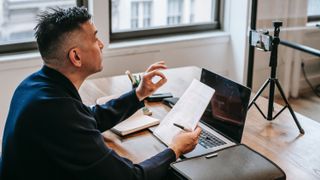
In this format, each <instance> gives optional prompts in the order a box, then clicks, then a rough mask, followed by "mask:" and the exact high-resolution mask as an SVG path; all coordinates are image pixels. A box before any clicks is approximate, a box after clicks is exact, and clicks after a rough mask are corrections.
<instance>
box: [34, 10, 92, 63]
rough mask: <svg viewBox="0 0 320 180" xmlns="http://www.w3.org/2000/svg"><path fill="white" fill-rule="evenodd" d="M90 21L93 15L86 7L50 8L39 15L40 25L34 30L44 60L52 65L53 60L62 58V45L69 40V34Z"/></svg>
mask: <svg viewBox="0 0 320 180" xmlns="http://www.w3.org/2000/svg"><path fill="white" fill-rule="evenodd" d="M90 19H91V15H90V14H89V13H88V10H87V9H86V8H84V7H73V8H68V9H62V8H50V9H49V10H47V11H44V12H42V13H41V14H40V15H38V24H37V26H36V27H35V28H34V30H35V31H36V32H35V38H36V40H37V43H38V48H39V51H40V54H41V56H42V58H43V60H44V61H45V62H46V63H50V60H51V59H52V60H53V59H59V58H61V56H62V55H63V54H61V53H62V52H63V51H62V50H63V49H62V47H61V45H63V44H64V43H65V39H67V36H66V35H67V33H70V32H72V31H74V30H76V29H80V28H81V27H80V26H81V24H83V23H85V22H87V21H89V20H90ZM65 55H67V54H65ZM63 56H64V55H63ZM64 57H66V56H64Z"/></svg>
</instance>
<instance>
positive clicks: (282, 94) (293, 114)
mask: <svg viewBox="0 0 320 180" xmlns="http://www.w3.org/2000/svg"><path fill="white" fill-rule="evenodd" d="M275 82H276V85H277V87H278V89H279V91H280V94H281V96H282V99H283V100H284V101H285V103H286V105H287V106H288V108H289V111H290V113H291V115H292V117H293V119H294V121H295V123H296V125H297V126H298V128H299V131H300V133H301V134H304V130H303V129H302V127H301V126H300V123H299V121H298V119H297V117H296V115H295V113H294V111H293V109H292V108H291V106H290V104H289V102H288V100H287V98H286V96H285V94H284V92H283V90H282V88H281V86H280V83H279V81H278V79H275Z"/></svg>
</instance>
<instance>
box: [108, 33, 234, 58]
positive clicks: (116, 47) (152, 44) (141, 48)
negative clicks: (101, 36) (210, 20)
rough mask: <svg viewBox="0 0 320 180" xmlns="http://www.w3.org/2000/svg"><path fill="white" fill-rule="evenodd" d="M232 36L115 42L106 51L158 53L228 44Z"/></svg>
mask: <svg viewBox="0 0 320 180" xmlns="http://www.w3.org/2000/svg"><path fill="white" fill-rule="evenodd" d="M229 39H230V34H229V33H227V32H224V31H215V32H202V33H194V34H186V35H172V36H166V37H156V38H148V39H141V40H130V41H125V42H113V43H110V44H109V46H108V47H107V48H106V49H105V51H104V53H105V56H108V57H110V56H111V57H112V56H118V55H129V54H141V53H147V52H158V51H160V50H163V49H172V48H183V47H190V46H199V45H207V44H216V43H228V42H229Z"/></svg>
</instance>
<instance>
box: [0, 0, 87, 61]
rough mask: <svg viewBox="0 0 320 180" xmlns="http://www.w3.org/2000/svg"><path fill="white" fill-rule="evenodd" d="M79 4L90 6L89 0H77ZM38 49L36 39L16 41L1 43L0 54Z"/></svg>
mask: <svg viewBox="0 0 320 180" xmlns="http://www.w3.org/2000/svg"><path fill="white" fill-rule="evenodd" d="M76 5H77V6H85V7H88V0H76ZM36 49H38V46H37V43H36V41H23V42H16V43H8V44H0V55H2V54H9V53H16V52H25V51H32V50H36Z"/></svg>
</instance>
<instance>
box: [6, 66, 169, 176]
mask: <svg viewBox="0 0 320 180" xmlns="http://www.w3.org/2000/svg"><path fill="white" fill-rule="evenodd" d="M142 106H144V104H143V103H142V102H139V100H138V98H137V96H136V93H135V91H134V90H132V91H130V92H129V93H127V94H124V95H122V96H121V97H119V98H118V99H114V100H111V101H109V102H107V103H106V104H104V105H96V106H94V107H92V108H90V107H87V106H86V105H84V104H83V103H82V100H81V98H80V96H79V93H78V91H77V89H76V88H75V87H74V85H73V84H72V83H71V82H70V80H69V79H67V78H66V77H65V76H63V75H62V74H61V73H59V72H58V71H56V70H54V69H51V68H49V67H47V66H44V67H43V68H42V69H41V70H40V71H38V72H36V73H34V74H32V75H31V76H29V77H27V78H26V79H25V80H24V81H23V82H22V83H21V84H20V85H19V86H18V88H17V89H16V91H15V93H14V96H13V98H12V101H11V105H10V110H9V114H8V118H7V121H6V125H5V130H4V136H3V144H2V159H1V177H2V178H1V179H3V180H4V179H49V180H50V179H59V180H61V179H68V180H71V179H94V180H99V179H104V180H107V179H117V180H121V179H155V180H156V179H161V178H163V177H164V176H165V174H166V173H167V170H168V168H169V165H170V163H171V162H173V161H175V154H174V152H173V151H172V150H171V149H166V150H164V151H163V152H161V153H159V154H157V155H156V156H154V157H152V158H150V159H148V160H145V161H144V162H141V163H140V164H133V163H132V162H131V161H130V160H128V159H126V158H123V157H120V156H119V155H118V154H117V153H116V152H114V151H113V150H112V149H110V148H108V147H107V146H106V145H105V143H104V140H103V137H102V135H101V132H102V131H105V130H107V129H110V128H111V127H113V126H114V125H116V124H117V123H118V122H120V121H122V120H124V119H125V118H127V117H129V116H130V115H131V114H133V113H134V112H135V111H136V110H138V109H139V108H141V107H142ZM146 146H147V145H146Z"/></svg>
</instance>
